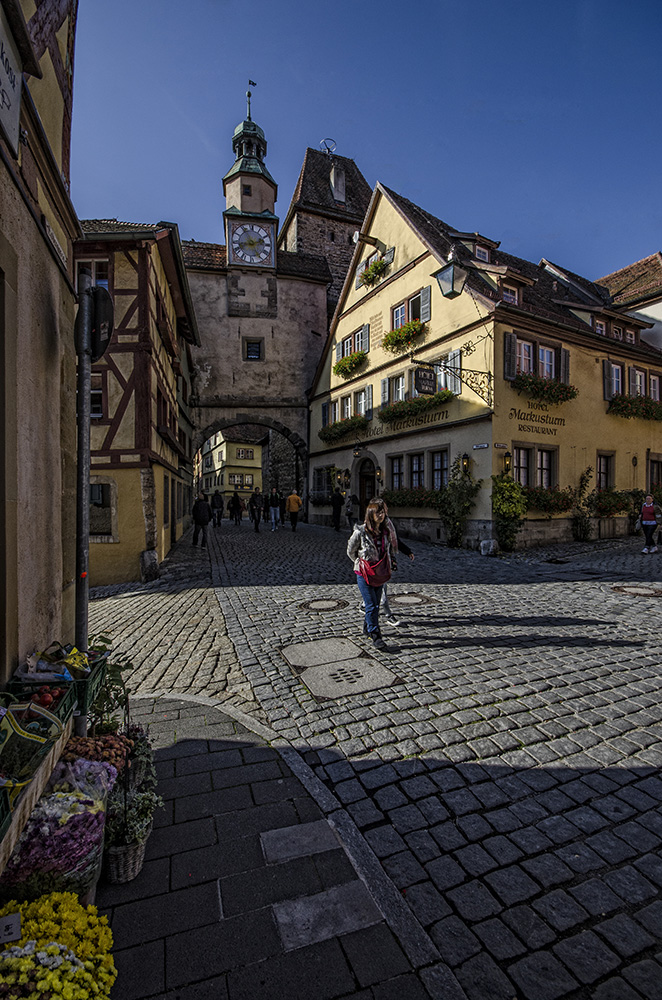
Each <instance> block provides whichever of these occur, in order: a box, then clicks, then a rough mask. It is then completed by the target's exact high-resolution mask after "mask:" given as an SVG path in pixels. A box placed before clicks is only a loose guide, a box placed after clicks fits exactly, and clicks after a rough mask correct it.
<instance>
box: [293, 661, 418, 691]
mask: <svg viewBox="0 0 662 1000" xmlns="http://www.w3.org/2000/svg"><path fill="white" fill-rule="evenodd" d="M301 680H302V681H303V683H304V684H305V685H306V687H307V688H308V690H309V691H310V693H311V694H312V696H313V698H316V699H317V700H318V701H330V700H332V699H334V698H345V697H347V695H352V694H361V693H363V692H364V691H374V690H375V689H376V688H385V687H391V685H392V684H396V683H399V682H400V681H399V678H398V677H396V675H395V674H394V673H393V671H392V670H389V669H388V667H383V666H382V665H381V663H378V662H377V660H373V659H370V658H368V657H363V658H361V659H353V660H345V661H344V662H340V663H323V664H320V665H319V666H317V667H309V668H308V669H307V670H305V671H304V672H303V674H302V675H301Z"/></svg>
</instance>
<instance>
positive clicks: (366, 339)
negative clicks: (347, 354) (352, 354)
mask: <svg viewBox="0 0 662 1000" xmlns="http://www.w3.org/2000/svg"><path fill="white" fill-rule="evenodd" d="M354 340H355V344H356V347H355V350H357V351H369V350H370V324H369V323H364V325H363V326H362V327H361V329H360V330H357V331H356V334H355V336H354Z"/></svg>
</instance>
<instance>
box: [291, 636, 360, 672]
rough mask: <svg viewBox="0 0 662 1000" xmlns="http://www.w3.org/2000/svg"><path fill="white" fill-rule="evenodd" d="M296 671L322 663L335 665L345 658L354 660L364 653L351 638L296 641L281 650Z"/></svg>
mask: <svg viewBox="0 0 662 1000" xmlns="http://www.w3.org/2000/svg"><path fill="white" fill-rule="evenodd" d="M281 652H282V654H283V656H284V657H285V659H286V660H287V662H288V663H289V665H290V666H291V667H292V670H294V672H295V673H301V671H302V670H307V669H308V668H309V667H316V666H319V665H320V664H321V663H324V664H327V665H331V666H333V665H334V664H335V663H342V662H344V661H345V660H353V659H354V658H355V657H357V656H361V655H362V650H361V648H360V647H359V646H357V645H356V643H355V642H352V641H351V639H317V640H313V641H312V642H296V643H294V644H293V645H291V646H285V647H284V648H283V649H282V650H281Z"/></svg>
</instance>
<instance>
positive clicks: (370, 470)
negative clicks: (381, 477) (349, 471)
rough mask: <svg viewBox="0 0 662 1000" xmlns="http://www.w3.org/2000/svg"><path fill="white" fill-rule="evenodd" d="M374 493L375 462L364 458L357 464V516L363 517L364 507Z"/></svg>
mask: <svg viewBox="0 0 662 1000" xmlns="http://www.w3.org/2000/svg"><path fill="white" fill-rule="evenodd" d="M374 495H375V464H374V462H373V461H372V459H370V458H364V459H363V461H362V462H361V465H360V466H359V508H360V510H359V516H360V518H361V520H363V518H364V517H365V509H366V507H367V506H368V504H369V503H370V501H371V500H372V498H373V497H374Z"/></svg>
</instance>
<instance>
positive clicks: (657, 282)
mask: <svg viewBox="0 0 662 1000" xmlns="http://www.w3.org/2000/svg"><path fill="white" fill-rule="evenodd" d="M600 283H601V284H603V285H605V286H606V287H607V288H608V289H609V291H610V293H611V295H612V298H613V301H614V303H615V304H617V305H619V306H627V305H634V304H635V303H637V302H641V301H644V300H645V299H651V298H658V297H661V296H662V253H660V251H659V250H658V251H657V252H656V253H653V254H651V255H650V257H644V258H643V259H642V260H638V261H635V263H634V264H628V266H627V267H622V268H620V270H618V271H612V273H611V274H608V275H606V276H605V277H604V278H600Z"/></svg>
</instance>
